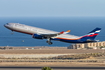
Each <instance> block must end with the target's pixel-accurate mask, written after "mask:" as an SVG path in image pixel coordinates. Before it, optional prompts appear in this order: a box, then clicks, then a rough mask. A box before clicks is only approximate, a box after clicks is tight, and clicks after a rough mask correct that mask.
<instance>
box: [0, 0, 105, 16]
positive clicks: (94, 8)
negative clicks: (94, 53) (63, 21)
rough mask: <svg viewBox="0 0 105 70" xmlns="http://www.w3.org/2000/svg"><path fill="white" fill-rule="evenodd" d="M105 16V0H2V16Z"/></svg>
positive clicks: (0, 8) (0, 1) (0, 13)
mask: <svg viewBox="0 0 105 70" xmlns="http://www.w3.org/2000/svg"><path fill="white" fill-rule="evenodd" d="M29 16H30V17H31V16H33V17H38V16H39V17H41V16H42V17H50V16H55V17H56V16H57V17H61V16H62V17H69V16H105V0H0V17H29Z"/></svg>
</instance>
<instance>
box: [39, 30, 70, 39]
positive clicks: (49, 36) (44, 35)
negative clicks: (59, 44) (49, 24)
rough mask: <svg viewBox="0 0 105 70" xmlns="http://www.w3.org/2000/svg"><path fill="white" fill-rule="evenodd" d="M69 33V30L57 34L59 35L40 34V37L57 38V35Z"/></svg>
mask: <svg viewBox="0 0 105 70" xmlns="http://www.w3.org/2000/svg"><path fill="white" fill-rule="evenodd" d="M69 32H70V30H68V31H66V32H64V31H62V32H59V33H56V34H40V35H41V36H42V37H44V38H51V37H55V36H58V35H61V34H67V33H69Z"/></svg>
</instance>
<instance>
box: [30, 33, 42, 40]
mask: <svg viewBox="0 0 105 70" xmlns="http://www.w3.org/2000/svg"><path fill="white" fill-rule="evenodd" d="M32 37H33V38H36V39H43V37H42V36H41V35H38V34H33V36H32Z"/></svg>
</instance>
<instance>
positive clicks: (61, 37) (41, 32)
mask: <svg viewBox="0 0 105 70" xmlns="http://www.w3.org/2000/svg"><path fill="white" fill-rule="evenodd" d="M4 26H5V27H6V28H8V29H10V30H11V31H15V32H20V33H25V34H29V35H32V37H33V38H35V39H47V41H46V42H47V43H48V44H49V45H51V44H52V42H51V40H56V41H62V42H67V43H90V42H97V41H96V40H94V39H95V37H96V36H97V35H98V33H99V32H100V31H101V28H98V27H97V28H95V29H94V30H92V31H91V32H89V33H88V34H86V35H84V36H74V35H70V34H67V33H69V32H70V30H67V31H65V32H64V31H62V32H56V31H51V30H47V29H42V28H38V27H33V26H28V25H25V24H20V23H7V24H5V25H4Z"/></svg>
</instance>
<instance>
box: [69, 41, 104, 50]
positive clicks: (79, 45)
mask: <svg viewBox="0 0 105 70" xmlns="http://www.w3.org/2000/svg"><path fill="white" fill-rule="evenodd" d="M102 47H105V41H102V42H93V43H77V44H72V45H70V46H69V47H68V49H100V48H102Z"/></svg>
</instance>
